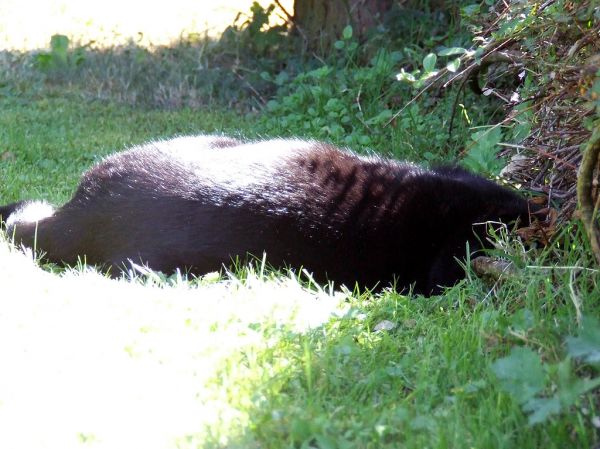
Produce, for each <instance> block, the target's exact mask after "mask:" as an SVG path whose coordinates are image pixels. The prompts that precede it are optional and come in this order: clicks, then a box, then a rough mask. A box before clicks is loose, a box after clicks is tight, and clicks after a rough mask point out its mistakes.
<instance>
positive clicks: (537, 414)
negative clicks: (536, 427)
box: [523, 396, 561, 425]
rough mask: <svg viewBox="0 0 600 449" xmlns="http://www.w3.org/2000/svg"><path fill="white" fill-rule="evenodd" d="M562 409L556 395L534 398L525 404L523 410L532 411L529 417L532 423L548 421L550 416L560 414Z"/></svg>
mask: <svg viewBox="0 0 600 449" xmlns="http://www.w3.org/2000/svg"><path fill="white" fill-rule="evenodd" d="M560 409H561V406H560V400H559V399H558V398H557V397H556V396H553V397H551V398H533V399H530V400H529V401H527V403H526V404H524V405H523V411H524V412H525V413H530V415H529V419H528V422H529V424H530V425H533V424H539V423H541V422H544V421H546V420H547V419H548V418H549V417H550V416H552V415H557V414H559V413H560Z"/></svg>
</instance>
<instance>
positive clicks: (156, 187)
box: [0, 136, 528, 294]
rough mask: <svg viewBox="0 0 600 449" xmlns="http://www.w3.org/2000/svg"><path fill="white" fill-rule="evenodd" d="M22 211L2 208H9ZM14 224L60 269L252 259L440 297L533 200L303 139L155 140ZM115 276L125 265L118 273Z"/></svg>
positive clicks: (481, 182)
mask: <svg viewBox="0 0 600 449" xmlns="http://www.w3.org/2000/svg"><path fill="white" fill-rule="evenodd" d="M15 208H16V207H15V205H11V206H6V207H5V208H2V209H0V213H2V216H3V217H4V213H6V212H12V211H14V210H15ZM14 218H15V219H14V220H12V222H13V223H11V220H9V232H11V231H13V232H14V235H15V238H16V241H17V242H22V243H24V244H25V245H28V246H33V244H34V242H33V238H34V235H37V242H36V243H37V245H36V247H37V248H38V249H40V250H42V251H44V252H45V254H46V258H47V259H48V260H50V261H54V262H59V263H67V264H73V263H76V261H77V258H78V256H82V257H83V256H85V259H86V261H87V263H90V264H99V265H104V266H110V267H118V268H123V267H125V266H127V262H128V260H131V261H133V262H136V263H144V264H148V265H149V266H150V267H151V268H153V269H156V270H161V271H164V272H171V271H173V270H174V269H176V268H182V269H189V270H191V271H192V272H194V273H206V272H208V271H213V270H219V269H220V268H221V267H222V266H223V265H229V264H230V263H231V260H232V258H235V257H236V256H240V257H242V258H244V257H245V256H247V255H248V254H250V255H254V256H257V257H261V256H262V254H263V252H266V254H267V261H268V263H270V264H271V265H273V266H275V267H284V266H289V267H293V268H299V267H304V268H306V269H307V270H308V271H310V272H312V273H314V276H315V278H316V279H317V280H319V281H325V280H333V281H335V282H337V283H344V284H346V285H348V286H353V285H354V283H355V282H358V283H359V284H360V285H363V286H367V287H373V286H375V285H379V286H385V285H388V284H389V283H390V282H394V281H395V282H396V285H397V287H399V288H405V287H409V286H410V285H414V288H415V291H417V292H421V293H425V294H431V293H436V292H439V291H440V290H439V287H440V286H450V285H452V284H454V283H455V282H456V281H457V280H459V279H460V278H462V277H463V276H464V272H463V270H462V269H461V267H460V265H459V264H458V263H457V261H456V258H459V259H460V258H464V257H465V254H466V242H467V241H468V242H469V245H470V248H471V249H477V248H480V242H481V241H483V242H485V232H484V228H485V227H484V226H479V227H473V224H475V223H480V222H485V221H488V220H494V221H503V222H505V223H511V222H514V221H515V220H517V219H520V220H522V221H524V222H526V221H527V220H528V204H527V202H526V201H525V200H524V199H522V198H520V197H519V196H517V195H516V194H514V193H513V192H511V191H509V190H507V189H505V188H503V187H500V186H498V185H496V184H494V183H492V182H489V181H487V180H485V179H483V178H480V177H478V176H475V175H473V174H471V173H468V172H467V171H465V170H462V169H459V168H448V167H446V168H438V169H434V170H426V169H423V168H419V167H418V166H415V165H412V164H406V163H401V162H396V161H392V160H387V159H382V158H373V157H369V158H366V157H360V156H357V155H355V154H352V153H350V152H347V151H342V150H339V149H338V148H335V147H333V146H331V145H327V144H324V143H319V142H312V141H302V140H272V141H262V142H250V143H245V142H241V141H237V140H234V139H229V138H225V137H217V136H196V137H183V138H177V139H173V140H167V141H159V142H154V143H149V144H147V145H144V146H140V147H135V148H133V149H131V150H128V151H126V152H123V153H118V154H115V155H113V156H110V157H108V158H107V159H106V160H104V161H103V162H101V163H100V164H98V165H96V166H95V167H93V168H92V169H90V170H89V171H87V172H86V173H85V174H84V175H83V178H82V180H81V183H80V185H79V188H78V189H77V191H76V193H75V195H74V197H73V198H72V199H71V200H70V201H69V202H68V203H67V204H65V205H64V206H62V207H61V208H59V209H58V210H56V211H55V212H54V213H53V214H52V215H51V216H49V217H47V218H44V219H42V220H40V221H39V222H37V229H36V223H35V222H26V221H24V220H20V219H19V217H18V216H15V217H14ZM113 269H114V268H113Z"/></svg>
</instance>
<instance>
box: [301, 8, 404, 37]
mask: <svg viewBox="0 0 600 449" xmlns="http://www.w3.org/2000/svg"><path fill="white" fill-rule="evenodd" d="M392 3H393V0H294V24H295V27H296V30H297V31H298V32H299V33H300V34H301V35H302V36H304V38H305V39H306V40H307V44H308V46H309V47H310V48H312V49H315V48H319V47H321V48H323V49H327V48H329V47H330V46H331V45H332V44H333V43H334V42H335V41H336V40H338V39H339V38H340V36H341V34H342V30H343V29H344V27H346V26H347V25H351V26H352V29H353V31H354V36H356V37H358V38H361V37H362V36H364V35H365V33H366V32H367V31H368V30H369V29H370V28H372V27H373V26H375V25H377V24H378V23H379V21H380V20H381V18H382V17H383V14H384V13H385V12H387V11H388V10H389V9H390V8H391V7H392Z"/></svg>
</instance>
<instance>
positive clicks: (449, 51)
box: [438, 47, 467, 56]
mask: <svg viewBox="0 0 600 449" xmlns="http://www.w3.org/2000/svg"><path fill="white" fill-rule="evenodd" d="M466 52H467V49H466V48H462V47H450V48H444V49H443V50H440V51H438V56H453V55H463V54H465V53H466Z"/></svg>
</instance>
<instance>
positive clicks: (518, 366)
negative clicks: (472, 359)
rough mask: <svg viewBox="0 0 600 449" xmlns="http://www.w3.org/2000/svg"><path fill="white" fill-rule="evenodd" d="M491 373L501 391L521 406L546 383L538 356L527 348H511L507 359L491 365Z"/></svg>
mask: <svg viewBox="0 0 600 449" xmlns="http://www.w3.org/2000/svg"><path fill="white" fill-rule="evenodd" d="M492 371H493V372H494V374H495V375H496V377H497V378H498V380H499V381H500V387H501V388H502V390H504V391H505V392H507V393H508V394H509V395H510V396H511V397H512V398H513V399H514V400H516V401H517V402H519V403H521V404H524V403H526V402H528V401H529V400H531V399H533V398H534V396H535V395H536V394H537V393H539V392H540V391H542V390H543V389H544V385H545V383H546V375H545V372H544V368H543V366H542V361H541V359H540V356H539V355H538V354H537V353H535V352H534V351H532V350H531V349H529V348H523V347H516V348H513V349H512V350H511V351H510V354H509V355H508V356H507V357H504V358H502V359H499V360H496V361H495V362H494V363H493V364H492Z"/></svg>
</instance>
